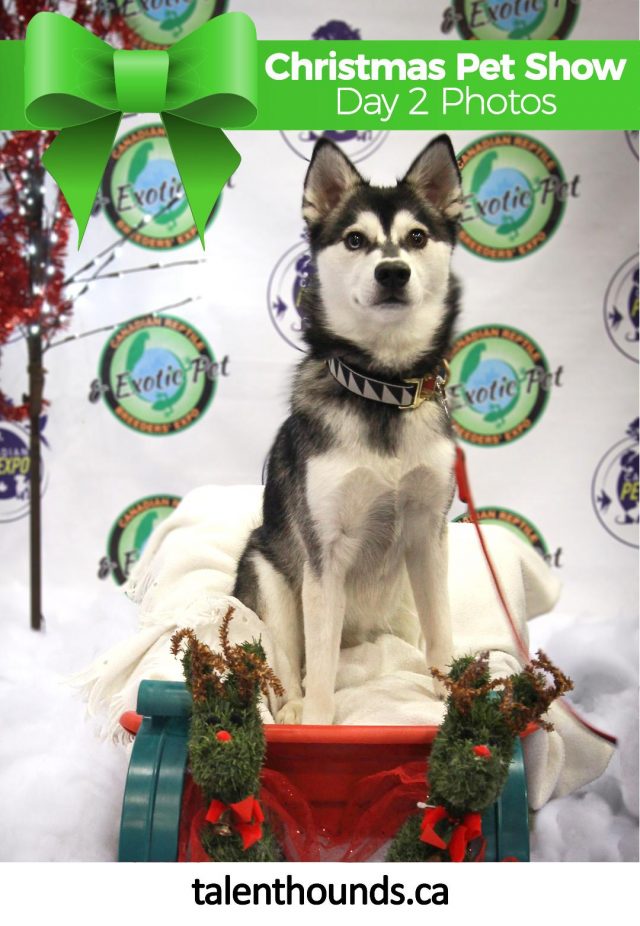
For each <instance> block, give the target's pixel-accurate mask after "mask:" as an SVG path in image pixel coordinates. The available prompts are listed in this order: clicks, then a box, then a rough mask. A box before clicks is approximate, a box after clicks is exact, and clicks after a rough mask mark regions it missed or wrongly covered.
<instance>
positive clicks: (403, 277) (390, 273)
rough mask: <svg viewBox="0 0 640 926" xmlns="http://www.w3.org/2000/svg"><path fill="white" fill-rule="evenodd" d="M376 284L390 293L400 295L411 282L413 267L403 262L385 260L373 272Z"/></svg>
mask: <svg viewBox="0 0 640 926" xmlns="http://www.w3.org/2000/svg"><path fill="white" fill-rule="evenodd" d="M373 275H374V277H375V278H376V282H377V283H379V284H380V286H383V287H384V288H385V289H386V290H388V291H389V292H390V293H399V292H401V291H402V290H403V289H404V287H405V286H406V285H407V283H408V282H409V277H410V276H411V267H410V266H409V264H405V262H404V261H403V260H383V261H380V263H379V264H378V266H377V267H376V269H375V270H374V272H373Z"/></svg>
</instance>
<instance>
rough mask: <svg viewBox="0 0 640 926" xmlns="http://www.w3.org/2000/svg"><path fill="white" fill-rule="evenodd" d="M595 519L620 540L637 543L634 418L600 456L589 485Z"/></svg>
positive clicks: (635, 435)
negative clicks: (621, 436) (618, 437)
mask: <svg viewBox="0 0 640 926" xmlns="http://www.w3.org/2000/svg"><path fill="white" fill-rule="evenodd" d="M591 501H592V503H593V507H594V510H595V512H596V514H597V516H598V520H599V521H600V523H601V524H602V526H603V527H604V529H605V530H606V531H607V533H608V534H611V536H612V537H614V538H615V539H616V540H619V541H620V543H624V544H625V545H626V546H628V547H637V546H638V419H637V418H636V419H635V421H632V422H631V424H630V425H629V427H628V428H627V432H626V437H625V438H624V439H623V440H621V441H618V443H617V444H614V445H613V447H611V448H610V449H609V450H607V452H606V453H605V455H604V456H603V457H602V459H601V460H600V462H599V463H598V466H597V468H596V471H595V475H594V477H593V483H592V486H591Z"/></svg>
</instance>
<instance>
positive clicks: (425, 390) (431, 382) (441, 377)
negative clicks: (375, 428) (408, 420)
mask: <svg viewBox="0 0 640 926" xmlns="http://www.w3.org/2000/svg"><path fill="white" fill-rule="evenodd" d="M449 375H450V369H449V363H448V361H447V360H443V361H442V363H441V364H440V368H439V369H438V372H437V373H427V374H425V375H424V376H418V377H417V378H415V379H405V380H403V382H404V383H412V384H415V387H416V388H415V392H414V395H413V401H412V402H411V404H410V405H399V406H398V409H399V410H400V411H403V412H406V411H413V409H414V408H420V406H421V405H422V403H423V402H427V401H429V400H430V399H433V398H434V397H436V396H437V397H438V398H439V399H440V400H443V399H444V390H445V386H446V385H447V383H448V382H449Z"/></svg>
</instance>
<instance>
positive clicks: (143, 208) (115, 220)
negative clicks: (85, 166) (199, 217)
mask: <svg viewBox="0 0 640 926" xmlns="http://www.w3.org/2000/svg"><path fill="white" fill-rule="evenodd" d="M220 199H221V197H218V200H217V202H216V204H215V206H214V208H213V211H212V213H211V216H210V217H209V222H211V221H212V219H213V217H214V215H215V213H216V211H217V209H218V205H219V203H220ZM101 202H102V205H103V206H104V211H105V213H106V215H107V217H108V218H109V220H110V221H111V223H112V224H113V226H114V228H115V229H116V231H118V232H119V233H120V234H121V235H123V237H125V238H126V239H127V241H131V242H133V244H137V245H140V246H141V247H143V248H150V249H151V250H156V251H157V250H167V249H170V248H177V247H181V246H182V245H185V244H190V242H192V241H194V240H195V239H196V238H197V235H198V231H197V229H196V226H195V224H194V221H193V216H192V215H191V210H190V209H189V204H188V202H187V198H186V196H185V195H184V190H183V186H182V181H181V180H180V176H179V174H178V171H177V170H176V166H175V163H174V160H173V155H172V153H171V148H170V147H169V142H168V140H167V135H166V132H165V130H164V126H163V125H161V124H160V123H158V124H157V125H146V126H141V127H140V128H136V129H133V130H132V131H131V132H128V133H127V134H126V135H124V136H123V137H122V138H121V139H120V140H119V141H118V142H117V144H116V146H115V148H114V149H113V152H112V153H111V157H110V158H109V160H108V162H107V167H106V170H105V172H104V177H103V180H102V193H101Z"/></svg>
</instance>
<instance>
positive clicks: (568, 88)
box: [248, 41, 640, 130]
mask: <svg viewBox="0 0 640 926" xmlns="http://www.w3.org/2000/svg"><path fill="white" fill-rule="evenodd" d="M258 54H259V64H258V117H257V119H256V121H255V122H253V123H252V124H251V125H250V126H248V128H251V129H274V128H278V129H313V128H319V129H340V128H345V129H346V128H349V129H380V128H384V129H414V130H415V129H426V130H431V129H438V130H440V129H447V130H453V129H468V128H473V129H478V130H481V129H498V130H501V129H504V128H505V127H508V128H509V129H523V130H526V129H612V130H615V129H635V128H638V126H639V125H640V42H637V41H616V42H613V41H572V42H563V43H562V44H559V43H558V42H553V41H538V42H536V41H530V42H523V43H517V42H513V43H509V45H508V47H506V48H505V43H504V42H484V41H483V42H477V43H476V42H473V43H466V42H464V43H462V42H445V41H429V42H414V41H408V42H405V41H403V42H387V41H357V42H356V41H341V42H334V43H329V42H314V41H302V42H276V41H270V42H258Z"/></svg>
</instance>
